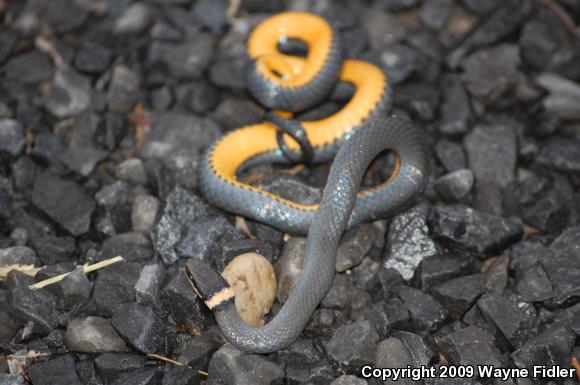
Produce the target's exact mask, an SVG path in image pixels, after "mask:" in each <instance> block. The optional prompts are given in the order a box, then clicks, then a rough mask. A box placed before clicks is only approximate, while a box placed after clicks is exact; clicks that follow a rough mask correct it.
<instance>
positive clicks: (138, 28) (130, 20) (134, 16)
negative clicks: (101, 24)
mask: <svg viewBox="0 0 580 385" xmlns="http://www.w3.org/2000/svg"><path fill="white" fill-rule="evenodd" d="M152 16H153V10H152V9H151V7H150V6H148V5H147V4H143V3H134V4H131V5H129V6H128V7H126V8H125V9H124V10H123V12H121V13H120V14H119V15H118V16H117V18H116V19H115V21H114V23H113V32H114V33H115V34H119V35H130V34H139V33H141V32H143V31H144V30H145V28H147V26H148V25H149V24H150V23H151V19H152Z"/></svg>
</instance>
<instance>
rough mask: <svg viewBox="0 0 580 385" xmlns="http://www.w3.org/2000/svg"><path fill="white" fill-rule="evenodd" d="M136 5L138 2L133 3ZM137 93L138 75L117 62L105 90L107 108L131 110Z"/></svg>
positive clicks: (121, 111)
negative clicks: (107, 87)
mask: <svg viewBox="0 0 580 385" xmlns="http://www.w3.org/2000/svg"><path fill="white" fill-rule="evenodd" d="M134 5H138V4H134ZM138 93H139V76H138V75H137V74H136V73H135V71H133V70H132V69H131V68H129V67H127V66H125V65H123V64H118V65H116V66H115V67H114V68H113V74H112V78H111V83H110V84H109V90H108V92H107V103H108V105H109V110H111V111H115V112H120V113H123V114H126V113H128V112H129V111H131V109H132V108H133V106H134V105H135V102H137V97H138Z"/></svg>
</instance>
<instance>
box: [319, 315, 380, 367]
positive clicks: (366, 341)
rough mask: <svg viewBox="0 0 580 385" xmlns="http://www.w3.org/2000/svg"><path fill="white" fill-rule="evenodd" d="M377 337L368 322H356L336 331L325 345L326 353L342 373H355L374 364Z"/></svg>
mask: <svg viewBox="0 0 580 385" xmlns="http://www.w3.org/2000/svg"><path fill="white" fill-rule="evenodd" d="M378 341H379V335H378V334H377V332H376V331H375V328H374V327H373V326H372V325H371V323H370V322H369V321H365V320H362V321H356V322H354V323H352V324H348V325H344V326H341V327H339V328H338V329H336V331H335V333H334V336H333V337H332V339H331V340H330V341H328V344H327V345H326V353H327V355H328V357H329V358H330V359H331V360H332V362H333V364H334V366H335V367H336V368H337V369H338V370H340V371H342V372H343V373H350V374H354V373H357V372H358V371H359V370H360V368H361V367H362V366H364V365H372V364H373V363H374V353H375V348H376V344H377V342H378Z"/></svg>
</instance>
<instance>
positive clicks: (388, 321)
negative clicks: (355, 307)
mask: <svg viewBox="0 0 580 385" xmlns="http://www.w3.org/2000/svg"><path fill="white" fill-rule="evenodd" d="M409 317H410V316H409V313H408V312H407V309H406V308H405V307H404V306H403V302H402V301H401V300H400V299H398V298H394V299H390V300H387V301H384V300H383V301H380V302H375V303H373V304H372V305H371V306H370V307H368V308H367V309H366V310H365V312H364V314H363V318H364V319H365V320H367V321H369V322H370V323H371V325H372V326H373V327H374V328H375V330H376V331H377V333H378V335H379V339H383V338H385V337H386V336H388V335H389V334H390V332H391V330H394V329H400V328H402V327H404V326H405V325H408V324H409Z"/></svg>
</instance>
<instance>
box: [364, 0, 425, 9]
mask: <svg viewBox="0 0 580 385" xmlns="http://www.w3.org/2000/svg"><path fill="white" fill-rule="evenodd" d="M421 1H422V0H374V1H373V7H375V8H378V9H381V10H384V11H402V10H404V9H409V8H412V7H415V6H417V5H419V4H421Z"/></svg>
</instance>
